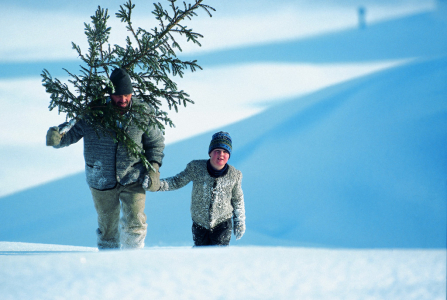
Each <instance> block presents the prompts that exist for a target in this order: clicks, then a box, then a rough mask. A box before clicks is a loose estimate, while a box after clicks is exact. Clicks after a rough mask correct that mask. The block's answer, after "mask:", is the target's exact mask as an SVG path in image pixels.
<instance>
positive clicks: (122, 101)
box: [110, 94, 132, 108]
mask: <svg viewBox="0 0 447 300" xmlns="http://www.w3.org/2000/svg"><path fill="white" fill-rule="evenodd" d="M110 98H112V102H113V104H114V105H115V106H116V107H119V108H127V107H128V106H129V104H130V100H131V99H132V94H128V95H110Z"/></svg>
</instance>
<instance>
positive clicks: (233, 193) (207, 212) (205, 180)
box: [160, 160, 245, 229]
mask: <svg viewBox="0 0 447 300" xmlns="http://www.w3.org/2000/svg"><path fill="white" fill-rule="evenodd" d="M206 164H207V160H193V161H191V162H190V163H189V164H188V165H187V166H186V169H185V170H184V171H183V172H181V173H179V174H177V175H175V176H173V177H170V178H166V179H162V180H161V182H160V183H161V187H160V191H172V190H176V189H179V188H182V187H184V186H185V185H187V184H188V183H189V182H191V181H192V182H193V187H192V195H191V217H192V220H193V221H194V222H196V223H197V224H199V225H200V226H202V227H204V228H207V229H211V228H214V227H215V226H216V225H218V224H220V223H221V222H223V221H225V220H228V219H229V218H231V217H233V221H234V222H240V223H244V224H245V205H244V194H243V192H242V186H241V183H242V173H241V172H240V171H239V170H237V169H236V168H234V167H233V166H230V165H228V172H227V174H225V175H224V176H221V177H218V178H213V177H211V176H210V175H209V173H208V170H207V168H206Z"/></svg>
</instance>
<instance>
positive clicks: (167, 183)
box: [159, 163, 194, 192]
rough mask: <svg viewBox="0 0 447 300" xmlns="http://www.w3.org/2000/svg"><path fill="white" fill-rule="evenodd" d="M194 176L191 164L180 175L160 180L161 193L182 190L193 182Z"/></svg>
mask: <svg viewBox="0 0 447 300" xmlns="http://www.w3.org/2000/svg"><path fill="white" fill-rule="evenodd" d="M193 174H194V172H193V171H192V166H191V163H189V164H188V165H187V166H186V169H185V170H183V171H182V172H180V173H179V174H177V175H175V176H172V177H169V178H165V179H161V180H160V189H159V191H160V192H164V191H173V190H177V189H180V188H182V187H184V186H185V185H187V184H188V183H190V182H191V181H192V180H193Z"/></svg>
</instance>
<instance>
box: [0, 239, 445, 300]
mask: <svg viewBox="0 0 447 300" xmlns="http://www.w3.org/2000/svg"><path fill="white" fill-rule="evenodd" d="M28 247H30V249H32V248H35V249H40V251H41V252H39V253H38V254H39V255H33V254H34V253H33V252H31V251H29V252H24V253H23V254H17V252H14V251H17V250H14V248H11V246H10V245H8V244H6V245H5V243H0V253H2V255H4V256H3V257H4V258H7V259H2V260H0V278H2V288H1V292H2V299H30V298H31V299H136V298H145V299H343V300H346V299H402V300H404V299H405V300H411V299H431V300H437V299H439V300H442V299H445V272H446V268H445V265H446V259H445V251H443V250H349V249H335V250H334V249H316V248H287V247H230V248H209V249H197V248H196V249H194V248H186V247H175V248H146V249H144V250H141V251H138V250H137V251H135V250H134V251H130V250H129V251H109V252H95V250H94V249H90V250H89V249H86V248H83V249H76V248H75V249H73V248H72V247H67V248H66V249H65V250H64V249H63V247H61V246H54V245H48V246H47V248H46V249H45V248H42V247H36V246H34V245H32V244H31V245H28ZM17 248H22V247H21V246H20V245H19V246H18V247H17ZM19 251H26V250H24V249H23V248H22V249H21V250H19ZM54 251H58V253H53V252H54ZM75 251H77V252H75ZM8 252H10V253H8ZM8 254H11V255H9V256H8Z"/></svg>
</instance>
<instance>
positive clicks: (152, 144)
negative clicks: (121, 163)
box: [142, 127, 165, 166]
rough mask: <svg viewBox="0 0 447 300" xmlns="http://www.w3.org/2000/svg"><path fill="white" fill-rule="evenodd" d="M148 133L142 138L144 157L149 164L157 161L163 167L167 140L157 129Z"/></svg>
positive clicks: (152, 129)
mask: <svg viewBox="0 0 447 300" xmlns="http://www.w3.org/2000/svg"><path fill="white" fill-rule="evenodd" d="M148 133H149V134H146V133H144V134H143V137H142V139H143V149H144V156H146V158H147V160H148V161H149V162H151V161H155V162H157V163H158V164H159V165H160V166H161V164H162V160H163V157H164V154H163V150H164V149H165V138H164V136H163V133H162V132H161V130H160V129H159V128H156V127H152V128H151V129H149V132H148Z"/></svg>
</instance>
